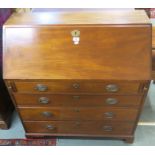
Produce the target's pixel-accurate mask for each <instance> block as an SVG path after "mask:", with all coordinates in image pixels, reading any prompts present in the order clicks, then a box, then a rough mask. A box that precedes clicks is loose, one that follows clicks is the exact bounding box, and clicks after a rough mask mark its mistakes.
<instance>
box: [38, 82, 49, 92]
mask: <svg viewBox="0 0 155 155" xmlns="http://www.w3.org/2000/svg"><path fill="white" fill-rule="evenodd" d="M35 90H38V91H41V92H43V91H47V90H48V87H47V86H46V85H43V84H37V85H36V87H35Z"/></svg>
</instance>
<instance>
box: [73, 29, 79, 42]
mask: <svg viewBox="0 0 155 155" xmlns="http://www.w3.org/2000/svg"><path fill="white" fill-rule="evenodd" d="M71 35H72V41H73V43H74V45H78V44H79V42H80V31H79V30H73V31H71Z"/></svg>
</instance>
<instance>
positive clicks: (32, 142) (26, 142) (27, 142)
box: [0, 138, 56, 146]
mask: <svg viewBox="0 0 155 155" xmlns="http://www.w3.org/2000/svg"><path fill="white" fill-rule="evenodd" d="M55 145H56V139H55V138H54V139H0V146H55Z"/></svg>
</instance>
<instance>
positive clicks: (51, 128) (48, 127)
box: [46, 125, 55, 130]
mask: <svg viewBox="0 0 155 155" xmlns="http://www.w3.org/2000/svg"><path fill="white" fill-rule="evenodd" d="M46 129H48V130H54V129H55V126H53V125H46Z"/></svg>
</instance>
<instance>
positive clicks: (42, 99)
mask: <svg viewBox="0 0 155 155" xmlns="http://www.w3.org/2000/svg"><path fill="white" fill-rule="evenodd" d="M39 103H41V104H48V103H49V99H48V98H47V97H40V98H39Z"/></svg>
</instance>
